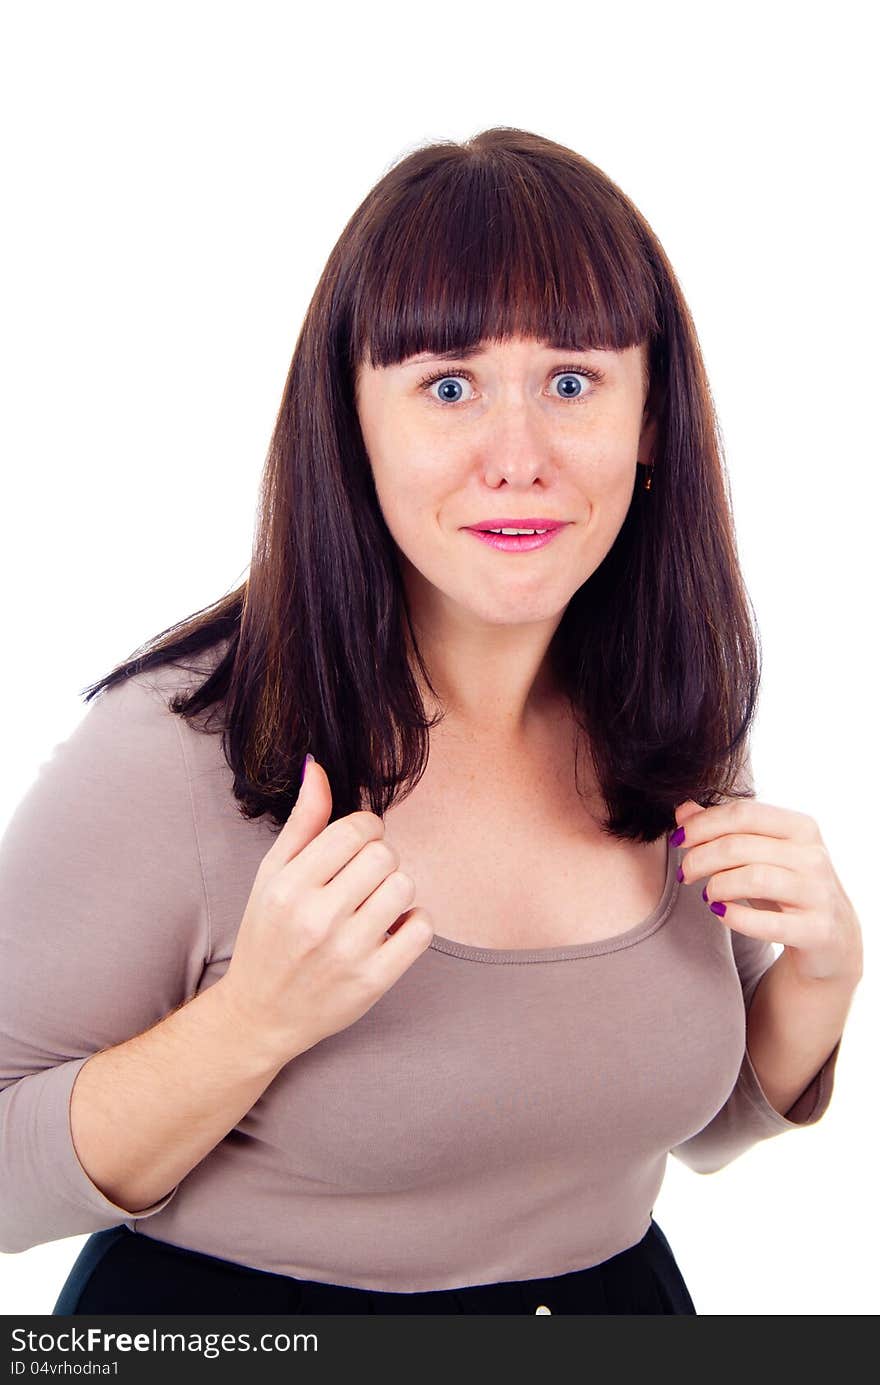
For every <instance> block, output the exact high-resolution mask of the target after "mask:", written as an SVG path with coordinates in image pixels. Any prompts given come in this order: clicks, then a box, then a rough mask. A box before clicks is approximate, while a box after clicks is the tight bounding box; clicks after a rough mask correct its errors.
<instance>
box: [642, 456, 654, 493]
mask: <svg viewBox="0 0 880 1385" xmlns="http://www.w3.org/2000/svg"><path fill="white" fill-rule="evenodd" d="M642 465H643V466H644V468H645V481H644V489H645V490H646V491H649V490H650V489H651V477H652V475H653V473H654V462H653V459H652V460H651V461H650V462H643V463H642Z"/></svg>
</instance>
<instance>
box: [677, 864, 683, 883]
mask: <svg viewBox="0 0 880 1385" xmlns="http://www.w3.org/2000/svg"><path fill="white" fill-rule="evenodd" d="M675 878H676V880H684V871H683V870H682V868H681V866H679V868H678V870H677V871H676V872H675Z"/></svg>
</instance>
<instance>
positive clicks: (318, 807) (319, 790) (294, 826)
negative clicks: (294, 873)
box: [264, 754, 333, 869]
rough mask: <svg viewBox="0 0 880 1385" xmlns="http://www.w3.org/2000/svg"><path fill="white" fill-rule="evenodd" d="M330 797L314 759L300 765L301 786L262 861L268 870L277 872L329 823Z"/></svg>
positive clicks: (331, 801) (322, 773)
mask: <svg viewBox="0 0 880 1385" xmlns="http://www.w3.org/2000/svg"><path fill="white" fill-rule="evenodd" d="M332 811H333V794H332V793H331V791H330V780H329V779H328V778H327V775H326V773H325V772H324V768H323V766H322V765H319V764H318V761H317V760H316V759H315V757H314V755H311V754H309V755H307V756H306V758H305V760H304V762H303V774H302V783H301V784H300V790H299V794H298V796H297V800H296V803H295V804H294V805H293V808H292V809H291V812H290V814H289V816H288V819H287V821H286V822H285V823H284V825H283V827H282V828H281V831H280V832H279V833H278V835H277V837H276V838H275V841H274V842H273V843H272V845H271V847H270V848H269V850H268V852H267V853H266V858H264V859H267V860H268V864H269V865H270V867H271V868H274V869H280V868H281V867H282V866H284V865H286V864H287V862H288V861H289V860H291V858H292V857H294V856H296V855H298V854H299V852H300V851H302V849H303V847H305V846H307V845H308V844H309V842H310V841H311V840H312V838H313V837H317V835H318V833H319V832H323V830H324V828H325V827H326V826H327V824H328V822H329V821H330V814H331V812H332Z"/></svg>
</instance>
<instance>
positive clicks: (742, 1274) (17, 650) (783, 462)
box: [0, 0, 880, 1314]
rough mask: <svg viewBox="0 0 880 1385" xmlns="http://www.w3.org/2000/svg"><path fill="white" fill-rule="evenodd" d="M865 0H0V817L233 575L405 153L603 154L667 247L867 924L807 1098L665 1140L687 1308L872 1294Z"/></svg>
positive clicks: (69, 1253)
mask: <svg viewBox="0 0 880 1385" xmlns="http://www.w3.org/2000/svg"><path fill="white" fill-rule="evenodd" d="M869 18H870V7H867V6H863V5H858V4H854V3H837V4H836V5H835V6H834V7H833V8H832V10H831V11H829V10H828V8H827V7H825V6H819V5H815V4H803V3H798V4H794V3H792V4H779V3H777V4H773V3H769V4H768V3H763V4H755V3H747V4H742V3H741V4H738V5H737V6H735V7H734V6H727V7H723V8H722V7H720V6H708V5H698V4H693V5H690V4H683V3H668V2H667V3H665V4H663V5H660V6H658V5H653V4H644V5H642V4H635V3H616V4H615V5H613V6H601V7H597V6H584V7H576V6H560V7H558V8H555V9H554V8H549V9H545V10H543V11H541V10H539V9H538V8H536V7H535V6H534V5H528V6H525V5H523V6H518V5H513V4H510V3H506V4H497V3H492V4H482V5H480V4H470V5H467V6H464V7H455V6H452V7H448V6H431V7H428V6H412V5H406V6H400V7H399V8H398V7H395V6H391V5H386V6H382V5H369V6H364V7H362V8H359V9H355V8H353V7H352V8H351V9H347V8H346V7H344V6H343V7H340V6H339V5H334V6H320V7H317V8H316V9H315V10H314V12H313V13H309V12H308V11H307V10H305V9H304V7H302V6H301V5H295V4H294V3H288V4H267V3H254V2H253V0H249V2H248V3H247V4H244V3H242V4H239V5H231V4H217V3H212V4H195V3H186V0H184V2H183V3H181V0H176V2H175V3H174V4H157V3H156V0H151V3H150V4H149V5H147V4H145V3H144V4H141V5H137V4H132V3H128V4H118V3H113V4H96V3H85V2H84V0H79V3H77V4H76V5H67V4H63V5H62V4H40V3H31V4H29V5H27V6H15V7H13V6H12V5H7V6H6V7H5V9H4V10H3V21H2V29H3V34H2V44H0V49H2V53H3V56H2V58H0V101H2V111H0V114H2V117H3V129H4V131H5V139H4V142H3V151H2V159H3V168H2V175H3V190H4V194H5V202H6V209H5V213H4V216H3V218H2V231H0V234H2V238H3V244H2V247H0V248H2V254H0V273H2V276H3V284H2V290H3V291H2V301H3V305H4V307H3V316H4V319H5V320H4V324H3V327H2V346H0V349H2V381H3V393H4V397H5V399H4V407H3V412H2V423H0V426H2V450H3V499H2V507H0V508H2V519H0V524H2V529H0V562H2V577H0V581H2V590H3V592H4V596H5V600H4V603H3V607H4V609H3V622H4V627H5V628H4V631H3V662H4V669H3V674H4V676H3V678H2V704H3V724H4V725H5V726H6V728H7V732H6V736H5V738H4V740H5V744H4V747H3V759H4V773H3V776H2V781H0V818H2V823H5V822H7V821H8V819H9V817H10V816H11V814H12V813H13V812H14V810H15V807H16V804H17V803H18V801H19V800H20V798H21V797H22V795H23V794H24V792H25V790H26V789H27V787H28V785H29V784H30V782H31V781H32V779H33V777H34V776H35V774H36V772H37V767H38V765H39V763H40V762H41V761H42V760H43V759H44V758H45V757H46V756H47V755H48V753H49V751H50V749H51V747H52V746H53V745H55V744H56V743H57V742H58V741H59V740H61V739H62V738H63V737H65V736H66V735H67V734H68V733H69V731H70V730H72V728H73V726H74V725H75V723H76V722H77V721H78V720H79V718H80V716H81V715H82V713H83V710H84V708H83V704H82V703H81V701H80V699H79V696H78V692H79V690H80V689H81V688H83V687H85V686H86V685H87V684H88V683H90V682H92V681H94V680H95V679H97V678H98V677H100V676H102V675H103V674H104V673H106V672H107V671H109V669H110V668H111V667H112V666H113V665H114V664H115V663H116V662H117V661H118V660H119V659H121V658H122V657H124V656H125V655H127V654H128V653H129V652H130V651H131V650H133V649H134V648H135V647H136V646H137V645H139V644H140V643H142V642H143V641H144V640H145V639H147V638H148V637H150V636H152V635H154V634H156V633H158V632H159V631H160V630H162V629H164V628H165V627H167V626H168V625H170V624H172V623H173V622H175V621H177V620H178V619H180V618H181V617H182V616H184V615H187V614H189V613H191V612H193V611H195V610H196V609H198V608H200V607H202V606H205V605H207V604H208V603H210V602H213V601H214V600H215V599H217V598H218V597H219V596H220V595H221V594H222V593H224V592H226V591H227V590H229V589H230V588H231V587H232V586H234V585H236V584H237V583H238V581H239V580H240V579H241V577H242V576H243V575H245V571H246V568H247V565H248V563H249V560H250V545H251V538H252V526H253V520H254V507H255V503H256V488H257V482H258V478H259V474H260V470H261V467H262V464H263V460H264V457H265V454H266V449H267V445H268V440H269V436H270V432H271V428H272V425H273V423H274V419H275V414H276V410H277V407H278V402H279V399H280V394H281V388H282V385H283V381H284V378H285V375H286V373H287V369H288V364H289V360H290V355H291V352H292V350H293V345H294V342H295V339H296V335H297V333H298V331H299V327H300V324H301V321H302V316H303V313H304V311H305V308H306V305H307V303H308V300H309V299H310V297H311V294H312V292H313V289H314V286H315V283H316V280H317V278H318V275H319V274H320V271H321V269H322V267H323V264H324V262H325V260H326V257H327V255H328V254H329V251H330V249H331V247H332V245H333V243H334V242H335V241H336V239H337V237H338V236H339V234H340V232H341V230H342V228H343V225H344V223H345V221H346V220H347V219H348V217H349V216H350V214H351V213H352V211H353V210H354V208H355V207H356V206H357V205H358V203H359V202H360V201H361V200H362V198H363V197H364V196H365V194H366V193H367V191H368V190H369V188H370V187H371V186H372V184H373V183H374V182H376V181H377V180H378V179H379V178H380V177H381V176H382V175H383V174H384V172H385V171H386V170H387V169H388V167H389V166H390V165H391V164H392V163H393V162H395V161H396V160H397V159H398V158H399V157H401V156H402V155H404V154H405V153H407V152H409V151H410V150H411V149H413V148H415V147H416V146H417V145H420V144H422V143H425V142H429V141H431V140H433V139H439V138H453V139H464V138H467V137H468V136H471V135H474V134H476V133H477V132H478V131H479V130H481V129H483V128H486V127H488V126H490V125H496V124H504V125H516V126H520V127H523V128H526V129H531V130H533V131H535V132H537V133H539V134H543V135H546V136H549V137H550V138H552V139H555V140H558V141H560V142H561V143H563V144H567V145H569V146H570V147H572V148H574V149H576V150H577V151H579V152H580V153H582V154H584V155H586V157H587V158H589V159H591V160H592V161H593V162H595V163H597V164H598V165H599V166H600V167H601V168H602V169H603V170H604V171H605V172H606V173H607V174H608V175H609V176H610V177H611V178H613V179H614V181H615V182H617V183H618V184H619V185H620V187H621V188H622V189H623V190H624V192H626V193H627V194H628V195H629V196H631V197H632V198H633V200H634V201H635V202H636V204H637V205H638V206H639V208H640V209H641V210H642V212H643V213H644V214H645V216H646V217H647V219H648V221H649V222H650V223H651V225H652V226H653V228H654V230H655V231H656V232H657V234H658V235H659V237H660V240H661V241H662V243H663V245H664V246H665V248H666V251H667V253H668V254H669V257H670V259H671V261H672V264H673V267H674V268H675V270H676V272H677V274H678V276H679V279H680V282H681V284H682V287H683V290H684V293H685V296H686V298H687V300H688V302H689V304H690V306H691V309H692V312H693V314H694V317H695V321H696V324H697V330H698V332H699V335H700V340H701V344H702V347H703V350H704V353H705V357H706V360H707V364H708V368H709V374H710V380H711V382H712V388H713V392H714V397H715V401H716V405H717V408H718V411H719V415H720V421H721V426H722V430H723V435H724V439H725V444H726V449H727V464H728V468H729V472H730V477H731V487H732V493H733V498H734V507H735V519H736V525H737V533H738V539H739V545H740V555H741V559H742V563H743V568H744V571H745V575H746V581H747V584H748V587H749V591H750V594H751V596H752V599H753V601H754V603H755V607H756V611H757V616H758V621H759V626H760V632H761V638H762V646H763V656H764V678H763V689H762V698H761V710H760V715H759V719H758V722H757V725H756V731H755V736H754V738H753V763H754V770H755V778H756V789H757V795H758V798H759V799H763V800H765V801H768V802H772V803H775V804H780V805H783V806H785V807H788V808H792V809H796V810H798V811H801V812H804V813H808V814H810V815H811V816H813V817H814V818H815V819H816V821H817V822H818V824H819V826H820V829H821V832H822V835H823V838H824V840H825V843H826V845H827V846H828V848H829V851H830V852H831V856H832V860H833V863H834V866H835V868H836V870H837V873H838V875H839V877H840V879H841V880H842V882H843V883H844V886H845V888H846V891H847V893H848V894H849V896H850V898H851V900H852V901H853V904H854V906H855V908H856V911H857V913H858V914H859V917H860V919H861V922H862V926H863V930H864V935H865V965H866V975H865V979H864V981H863V982H862V985H861V987H860V988H859V990H858V991H857V994H856V998H855V1000H854V1003H853V1008H852V1011H851V1013H850V1018H849V1021H848V1024H847V1031H846V1035H845V1038H844V1041H843V1045H842V1050H841V1057H840V1060H839V1064H838V1072H837V1079H836V1086H835V1092H834V1096H833V1098H832V1104H831V1107H830V1108H829V1111H828V1113H827V1115H826V1116H825V1117H824V1118H823V1120H822V1121H821V1122H820V1123H819V1125H817V1126H816V1127H815V1128H811V1129H809V1130H805V1131H792V1132H786V1133H785V1134H784V1135H781V1136H779V1137H778V1138H774V1139H771V1140H769V1141H766V1142H764V1143H763V1144H760V1145H758V1146H755V1147H754V1148H753V1149H752V1150H750V1151H749V1152H747V1153H746V1154H745V1155H743V1156H742V1157H741V1158H739V1159H738V1160H737V1161H735V1162H734V1163H733V1164H731V1165H729V1166H728V1167H727V1168H726V1169H724V1170H722V1171H720V1172H718V1173H716V1174H714V1175H712V1176H709V1177H701V1176H699V1175H696V1174H694V1173H692V1172H691V1171H690V1170H688V1169H686V1168H685V1167H684V1166H682V1165H680V1164H678V1162H677V1161H676V1160H670V1161H669V1168H668V1173H667V1177H666V1182H665V1184H664V1187H663V1191H662V1195H661V1197H660V1199H659V1200H658V1202H657V1204H656V1206H655V1209H654V1211H655V1216H656V1219H657V1220H658V1222H659V1223H660V1225H661V1226H662V1228H663V1229H664V1231H665V1232H666V1234H667V1236H668V1238H669V1240H670V1242H671V1244H672V1247H673V1250H674V1251H675V1254H676V1257H677V1259H678V1263H679V1265H680V1266H681V1269H682V1272H683V1274H684V1276H685V1279H686V1281H687V1283H688V1285H689V1287H690V1289H691V1292H692V1294H693V1297H694V1301H695V1303H696V1306H697V1310H698V1312H699V1313H701V1314H824V1313H829V1314H867V1313H876V1312H877V1310H878V1307H880V1304H878V1293H877V1289H876V1284H875V1285H874V1286H872V1283H871V1280H872V1279H875V1278H876V1274H875V1262H874V1254H873V1247H874V1245H875V1244H876V1241H877V1233H878V1229H880V1228H878V1218H877V1210H876V1209H877V1199H876V1197H875V1175H876V1149H877V1119H876V1078H875V1070H876V1057H877V1028H876V1023H875V1021H874V1019H873V1017H872V1011H876V1008H877V981H876V978H875V976H874V958H875V955H876V954H875V948H874V931H875V923H876V902H877V895H878V887H877V882H876V875H875V864H876V861H877V856H878V844H877V840H876V829H877V819H876V813H875V811H874V809H873V807H872V802H873V800H872V798H871V796H870V793H869V788H870V785H871V784H872V783H874V782H876V778H877V757H876V737H877V715H876V707H877V688H876V683H875V682H874V681H873V680H872V678H871V677H870V674H871V672H872V668H871V658H872V656H873V655H874V654H876V645H877V601H876V597H877V586H876V581H875V573H876V560H877V545H878V538H877V528H878V507H877V498H878V496H877V480H876V478H877V463H878V456H877V427H876V403H877V389H876V377H877V368H878V359H877V354H876V350H875V344H876V338H875V336H874V333H873V330H872V329H873V324H874V322H875V321H876V316H877V277H876V272H875V266H876V259H877V254H876V241H875V239H874V237H875V234H876V224H875V221H874V217H873V214H872V212H871V211H870V203H871V201H872V199H873V198H875V197H876V191H877V190H876V185H875V183H874V182H873V179H872V174H871V170H872V169H873V167H874V159H873V156H874V154H875V140H874V139H872V138H871V135H872V128H871V127H873V132H875V131H876V117H877V112H876V108H874V109H872V108H871V106H870V105H869V102H868V96H867V93H868V91H869V89H870V88H871V86H872V79H873V76H874V73H873V70H872V68H871V66H870V60H869V54H870V52H871V45H870V44H869V43H868V33H867V25H868V22H869ZM0 1027H2V1017H0ZM2 1195H3V1196H14V1189H4V1190H3V1192H2ZM84 1241H85V1236H83V1237H72V1238H69V1239H66V1240H62V1241H56V1242H53V1243H49V1244H46V1245H40V1246H36V1247H33V1248H32V1249H30V1250H28V1251H25V1252H22V1253H20V1254H18V1255H0V1307H2V1311H3V1312H5V1313H7V1314H14V1313H18V1312H22V1313H27V1312H38V1313H50V1312H51V1310H52V1306H53V1304H54V1302H55V1299H56V1297H57V1294H58V1292H59V1290H60V1288H61V1285H62V1283H63V1281H64V1279H65V1277H66V1274H67V1272H68V1270H69V1268H70V1266H71V1264H72V1263H73V1260H74V1259H75V1257H76V1255H77V1253H78V1251H79V1249H80V1247H81V1246H82V1245H83V1244H84Z"/></svg>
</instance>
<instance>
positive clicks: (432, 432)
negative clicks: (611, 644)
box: [355, 338, 654, 625]
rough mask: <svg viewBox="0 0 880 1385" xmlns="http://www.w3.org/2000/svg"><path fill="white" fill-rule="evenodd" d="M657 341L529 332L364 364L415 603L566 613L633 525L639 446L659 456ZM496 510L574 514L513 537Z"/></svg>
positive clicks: (366, 402) (375, 454)
mask: <svg viewBox="0 0 880 1385" xmlns="http://www.w3.org/2000/svg"><path fill="white" fill-rule="evenodd" d="M645 352H646V348H645V346H644V344H642V345H641V346H637V347H632V348H630V349H628V350H625V351H597V350H591V351H583V352H572V351H570V350H554V349H551V348H549V347H547V346H544V345H542V344H541V343H539V342H538V341H536V340H533V339H531V338H515V339H508V340H507V341H505V342H495V341H493V342H484V343H482V345H481V348H480V350H479V352H478V353H477V354H475V355H473V356H471V357H464V356H461V355H458V356H455V357H454V358H449V359H446V360H440V359H438V358H437V357H432V356H430V355H428V354H427V353H425V354H424V355H420V356H414V357H411V358H410V359H409V360H407V361H403V362H401V363H400V364H398V365H395V366H389V367H387V368H384V369H381V368H380V369H374V368H372V367H370V366H368V365H364V366H362V367H361V368H360V370H359V371H358V374H357V379H356V386H355V398H356V406H357V412H358V418H359V420H360V426H361V432H362V435H363V439H364V444H365V447H366V450H367V454H368V456H369V459H370V464H371V466H372V471H373V476H374V480H375V486H376V493H377V496H378V499H379V505H380V507H381V510H382V514H383V516H384V518H385V521H386V523H387V525H388V529H389V531H390V533H391V535H392V537H393V539H394V541H395V543H396V544H397V546H398V548H399V550H400V553H401V555H402V563H401V566H402V569H403V573H404V577H405V579H406V581H407V587H408V593H409V594H410V596H411V597H412V598H414V600H415V604H414V609H415V610H416V611H418V612H421V613H422V614H425V613H426V612H427V613H429V614H430V613H434V614H437V615H441V616H442V614H443V613H444V611H445V613H446V614H447V615H449V614H450V613H452V614H454V615H455V616H456V618H457V619H459V620H460V618H461V616H462V614H463V613H465V614H466V615H467V616H468V617H472V618H473V620H474V621H476V622H484V623H488V624H493V625H505V624H507V625H513V624H518V623H521V622H535V621H538V622H540V621H544V620H547V621H553V620H558V619H559V618H560V617H561V614H562V612H563V611H564V609H565V607H566V605H567V604H568V602H569V600H570V599H571V597H572V596H573V594H574V593H575V592H576V591H577V589H578V587H580V586H581V585H582V584H583V583H584V582H585V581H586V580H587V579H588V578H589V577H590V575H591V574H592V573H593V572H594V571H595V570H596V568H597V567H598V566H599V564H600V563H601V562H602V560H603V558H604V557H605V555H606V554H607V553H608V551H609V549H610V548H611V546H612V545H613V543H614V540H615V538H616V537H617V535H618V533H619V531H620V528H621V525H622V524H623V521H624V518H625V517H626V513H627V510H628V508H629V505H630V501H631V499H632V494H633V486H634V483H635V479H636V476H637V471H636V462H637V461H642V462H648V461H650V460H652V446H653V433H654V430H653V424H652V423H651V422H650V421H649V420H648V418H647V416H646V412H645V403H646V390H645V386H644V383H643V375H642V369H643V364H644V363H645V361H646V355H645ZM579 372H582V373H579ZM432 375H433V376H435V377H437V378H435V379H434V381H433V383H430V384H427V385H425V384H423V383H422V382H423V380H424V379H425V378H426V377H428V376H432ZM498 519H503V520H508V519H514V520H529V519H541V520H544V519H554V520H562V521H564V527H563V528H562V529H561V530H560V531H559V532H558V533H557V534H556V536H555V537H554V538H553V539H552V540H551V541H550V542H549V543H546V544H544V545H543V546H542V547H539V548H534V549H531V550H529V551H518V552H502V551H500V550H498V549H496V548H493V547H492V546H491V544H489V543H487V542H485V541H484V540H483V539H481V538H478V537H477V536H476V535H475V534H474V533H472V532H471V531H470V530H469V528H468V527H467V526H469V525H479V524H484V523H486V522H487V521H488V522H489V523H491V522H493V521H496V520H498ZM520 527H522V526H520ZM448 603H455V609H454V611H452V608H450V607H449V606H448Z"/></svg>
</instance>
